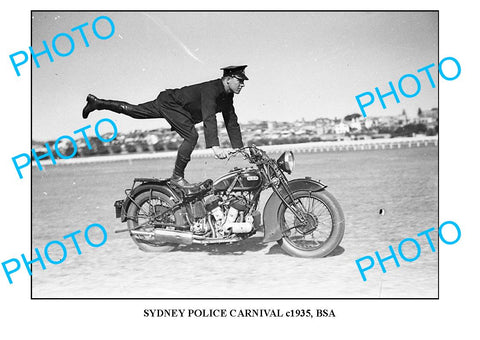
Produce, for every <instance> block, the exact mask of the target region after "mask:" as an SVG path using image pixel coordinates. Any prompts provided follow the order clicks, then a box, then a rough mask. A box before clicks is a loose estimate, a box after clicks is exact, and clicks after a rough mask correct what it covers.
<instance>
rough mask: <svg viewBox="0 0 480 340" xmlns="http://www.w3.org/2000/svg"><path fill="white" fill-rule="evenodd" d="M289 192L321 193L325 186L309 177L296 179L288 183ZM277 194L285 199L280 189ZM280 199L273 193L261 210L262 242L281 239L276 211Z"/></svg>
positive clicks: (280, 202) (284, 194)
mask: <svg viewBox="0 0 480 340" xmlns="http://www.w3.org/2000/svg"><path fill="white" fill-rule="evenodd" d="M288 185H289V187H290V190H291V191H292V192H295V191H312V192H313V191H321V190H324V189H325V188H326V187H327V186H326V185H325V184H323V183H322V182H320V181H319V180H315V179H312V178H310V177H305V178H296V179H293V180H291V181H289V182H288ZM279 192H280V194H281V195H282V197H285V196H286V195H287V193H286V192H285V189H283V188H282V187H280V188H279ZM282 203H283V202H282V200H281V199H280V197H279V196H278V195H277V194H276V193H275V192H273V193H272V195H270V197H269V198H268V200H267V203H266V204H265V208H263V226H264V228H265V235H264V236H263V242H272V241H277V240H279V239H281V238H282V237H283V235H282V231H281V230H280V223H279V221H278V209H279V208H280V205H281V204H282Z"/></svg>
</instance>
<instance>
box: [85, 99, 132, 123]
mask: <svg viewBox="0 0 480 340" xmlns="http://www.w3.org/2000/svg"><path fill="white" fill-rule="evenodd" d="M134 107H135V106H134V105H132V104H129V103H127V102H121V101H118V100H105V99H98V98H97V97H95V96H94V95H93V94H89V95H88V96H87V105H86V106H85V107H84V108H83V112H82V117H83V118H84V119H87V118H88V115H89V114H90V112H92V111H94V110H110V111H113V112H117V113H124V114H127V115H130V116H133V117H134V118H136V116H135V113H136V112H135V110H134Z"/></svg>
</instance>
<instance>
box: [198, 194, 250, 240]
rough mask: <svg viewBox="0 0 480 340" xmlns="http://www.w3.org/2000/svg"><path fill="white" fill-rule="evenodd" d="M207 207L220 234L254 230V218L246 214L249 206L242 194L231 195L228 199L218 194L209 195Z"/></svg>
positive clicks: (243, 232) (206, 200) (242, 232)
mask: <svg viewBox="0 0 480 340" xmlns="http://www.w3.org/2000/svg"><path fill="white" fill-rule="evenodd" d="M205 209H206V211H207V212H208V213H210V214H211V215H212V216H213V219H214V228H215V229H216V232H217V233H218V234H219V235H220V236H228V235H231V234H245V233H249V232H251V231H252V230H253V225H254V223H253V222H254V218H253V217H252V216H251V215H247V216H245V213H246V212H247V210H248V206H247V201H246V199H245V198H244V197H242V196H231V197H229V198H227V199H226V200H223V199H222V198H221V197H219V196H216V195H210V196H207V197H206V198H205Z"/></svg>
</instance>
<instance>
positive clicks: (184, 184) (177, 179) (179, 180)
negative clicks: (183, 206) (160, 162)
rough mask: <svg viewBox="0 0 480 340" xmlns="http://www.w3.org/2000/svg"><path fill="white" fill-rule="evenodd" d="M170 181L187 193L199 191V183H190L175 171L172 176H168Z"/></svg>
mask: <svg viewBox="0 0 480 340" xmlns="http://www.w3.org/2000/svg"><path fill="white" fill-rule="evenodd" d="M170 183H172V184H173V185H175V186H177V187H179V188H180V189H182V190H183V191H185V193H187V194H194V193H196V192H199V191H200V185H201V183H195V184H191V183H189V182H188V181H187V180H186V179H185V178H184V177H183V176H180V175H177V174H175V173H174V174H173V175H172V177H170Z"/></svg>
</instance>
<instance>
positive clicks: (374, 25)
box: [32, 11, 439, 298]
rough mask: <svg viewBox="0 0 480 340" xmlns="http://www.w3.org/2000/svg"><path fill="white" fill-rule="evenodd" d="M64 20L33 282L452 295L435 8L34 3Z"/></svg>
mask: <svg viewBox="0 0 480 340" xmlns="http://www.w3.org/2000/svg"><path fill="white" fill-rule="evenodd" d="M53 23H55V25H53ZM212 23H216V24H215V25H212ZM219 27H221V29H219ZM55 32H70V33H69V35H68V36H67V35H65V36H59V37H58V38H57V39H56V40H55V38H54V42H52V48H50V49H51V51H50V50H48V51H49V52H50V53H51V54H52V56H53V59H56V60H54V62H53V63H52V64H51V65H50V63H49V60H48V58H49V55H47V53H45V54H44V55H40V56H38V57H37V58H38V62H39V63H41V64H40V67H39V68H38V69H34V70H33V73H32V143H33V148H34V149H35V152H36V153H37V155H38V157H39V158H40V157H44V158H41V159H40V160H39V162H40V166H38V165H37V166H36V167H35V165H36V164H33V165H34V167H33V168H32V237H33V247H39V248H41V247H42V245H44V244H47V243H48V242H49V241H50V240H61V241H63V244H64V247H62V246H60V245H58V244H54V245H52V246H51V247H49V248H48V255H49V256H50V257H51V258H52V259H53V261H54V262H55V261H60V260H61V259H62V258H63V257H66V259H65V262H63V263H62V264H58V265H55V266H50V265H49V266H48V268H47V269H46V270H42V269H41V267H40V264H36V265H34V266H33V270H34V271H36V273H35V275H33V277H32V297H33V298H37V297H38V298H43V297H51V298H63V297H98V298H101V297H103V298H107V297H108V298H123V297H132V298H143V297H146V298H385V297H392V298H399V297H408V298H435V297H437V296H438V251H435V249H434V248H438V244H436V241H437V239H438V235H437V234H436V231H433V232H431V233H428V234H426V235H423V236H417V234H418V233H420V232H422V231H424V230H426V229H428V228H430V227H432V226H436V225H438V123H439V120H438V112H439V108H438V86H436V85H435V84H438V78H437V74H435V72H431V74H430V72H428V73H427V72H422V73H420V72H417V70H418V69H421V68H422V67H425V66H428V65H431V67H430V69H434V68H437V67H438V62H439V56H438V12H436V11H410V12H409V11H406V12H395V11H384V12H382V11H372V12H318V11H302V12H288V11H281V12H268V11H267V12H57V11H55V12H36V11H35V12H33V13H32V38H33V45H32V48H33V49H39V48H41V46H42V39H44V37H50V36H55ZM72 41H75V45H74V44H72ZM87 44H88V47H87ZM38 46H40V47H38ZM47 46H48V45H47ZM53 46H55V47H53ZM366 46H368V48H365V47H366ZM72 50H73V52H71V54H70V55H68V56H65V57H62V58H59V57H57V56H56V55H55V53H57V54H60V56H61V55H62V54H67V53H69V52H70V51H72ZM56 51H58V52H56ZM57 64H58V65H57ZM53 66H54V67H53ZM427 70H428V69H427ZM428 71H429V70H428ZM412 73H414V74H416V76H415V75H414V76H411V77H410V79H402V78H401V77H402V76H403V75H404V74H412ZM372 75H381V76H380V77H379V78H380V79H385V81H384V82H381V83H375V82H373V81H372ZM429 76H431V79H430V80H431V82H432V83H430V80H429ZM413 77H416V78H413ZM374 79H375V78H374ZM400 79H402V81H400ZM390 81H391V82H390ZM389 82H390V84H394V85H393V90H392V89H391V88H390V87H389V86H390V85H389ZM416 82H420V86H417V85H418V84H416ZM375 88H377V89H379V95H377V94H376V92H375V90H374V89H375ZM364 92H370V93H373V94H375V96H374V97H375V99H376V101H377V102H378V103H373V104H372V105H371V107H369V106H366V105H365V108H363V110H364V111H365V113H366V114H367V116H366V117H364V116H363V114H362V113H361V112H362V111H361V110H360V109H361V107H359V105H358V104H357V101H356V100H355V96H356V95H360V94H362V93H364ZM389 92H390V94H389ZM415 92H417V93H418V94H417V95H416V96H415V97H413V98H411V97H412V94H414V93H415ZM402 93H403V94H404V95H402ZM405 94H408V96H406V95H405ZM364 96H365V98H363V97H360V98H359V102H360V103H362V104H366V103H367V100H368V99H369V97H368V96H366V95H364ZM409 97H410V98H409ZM396 99H398V103H397V101H396ZM380 101H382V102H384V103H385V106H386V107H387V108H386V109H383V108H382V106H381V102H380ZM52 103H55V105H54V106H52ZM217 113H218V114H217ZM85 126H90V127H89V128H85ZM74 131H77V132H76V133H74ZM64 135H66V136H68V138H67V137H63V138H60V139H59V138H58V137H60V136H64ZM45 143H47V144H49V145H50V146H51V150H52V151H51V154H49V152H50V151H49V150H48V149H47V146H46V145H45ZM51 155H53V157H54V158H55V159H56V164H55V165H50V164H48V163H51V162H52V160H51V157H52V156H51ZM33 162H34V163H35V160H33ZM42 164H48V165H42ZM40 167H42V168H43V169H40ZM126 189H127V190H126ZM92 223H98V224H100V225H101V226H103V227H104V228H105V229H104V231H102V229H100V228H99V227H92V228H91V229H89V234H88V235H87V234H84V233H83V230H84V229H85V228H86V227H87V226H89V225H90V224H92ZM80 227H83V228H84V229H83V230H82V233H80V234H78V235H75V240H76V238H78V239H79V240H78V241H77V242H79V245H78V247H79V248H80V244H81V243H83V244H84V247H83V249H81V250H80V251H81V252H82V253H81V254H79V251H78V249H76V245H75V243H74V236H71V237H68V238H65V239H63V237H64V235H66V234H70V233H71V232H73V231H75V230H77V229H78V228H80ZM72 228H76V229H74V230H72ZM89 235H90V236H89ZM105 235H106V236H105ZM89 237H91V238H93V239H95V240H93V241H92V242H93V243H95V244H100V243H102V240H105V239H106V241H105V243H104V244H103V245H102V246H101V247H100V246H98V247H92V246H91V245H89V243H88V240H89ZM407 237H409V238H412V237H415V240H417V241H415V242H413V241H411V240H407V242H404V243H402V244H400V242H402V240H404V239H405V238H407ZM83 238H85V240H83ZM429 238H430V239H431V240H432V241H431V242H433V243H432V247H434V248H430V245H429ZM399 245H400V247H399ZM390 246H392V247H393V251H392V250H391V248H389V247H390ZM375 252H378V254H379V256H378V257H377V256H376V255H375ZM65 254H67V255H65ZM357 260H358V263H357V262H356V261H357ZM372 265H373V267H372ZM369 267H371V268H369ZM384 271H385V272H384ZM93 278H95V279H93ZM159 282H161V284H157V283H159Z"/></svg>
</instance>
